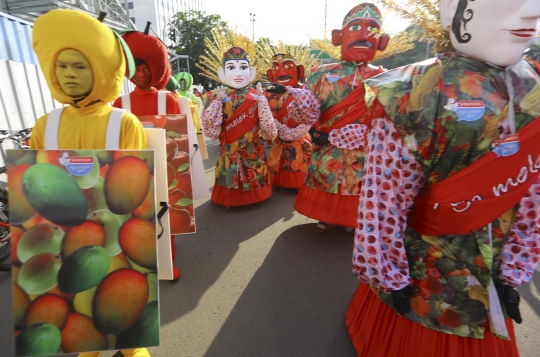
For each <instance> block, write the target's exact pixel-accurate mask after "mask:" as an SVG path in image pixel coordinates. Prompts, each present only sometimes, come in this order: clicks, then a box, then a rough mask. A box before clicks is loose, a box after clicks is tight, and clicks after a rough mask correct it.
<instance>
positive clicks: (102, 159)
mask: <svg viewBox="0 0 540 357" xmlns="http://www.w3.org/2000/svg"><path fill="white" fill-rule="evenodd" d="M95 154H96V156H97V158H98V160H99V165H100V166H102V167H103V166H105V165H107V164H112V163H113V161H114V151H108V150H99V151H95Z"/></svg>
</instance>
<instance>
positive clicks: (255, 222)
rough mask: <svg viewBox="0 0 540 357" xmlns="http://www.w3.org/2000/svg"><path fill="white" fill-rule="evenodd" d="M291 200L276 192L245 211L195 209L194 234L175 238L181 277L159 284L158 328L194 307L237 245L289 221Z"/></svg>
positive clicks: (287, 194) (212, 206) (285, 193)
mask: <svg viewBox="0 0 540 357" xmlns="http://www.w3.org/2000/svg"><path fill="white" fill-rule="evenodd" d="M295 197H296V194H295V193H294V192H288V191H286V190H279V189H276V190H274V193H273V195H272V197H271V198H269V199H268V200H266V201H264V202H261V203H257V204H255V205H252V206H248V207H237V208H230V209H225V208H224V207H221V206H218V205H216V204H214V203H212V202H211V201H208V202H206V203H204V204H202V205H201V206H199V207H197V208H196V210H195V211H196V213H195V214H196V219H197V233H195V234H190V235H182V236H177V237H176V249H177V258H176V264H175V265H176V266H177V267H178V269H179V270H180V272H181V274H182V277H181V279H180V280H179V281H177V282H169V281H162V282H160V296H161V324H162V325H163V324H167V323H169V322H171V321H174V320H176V319H178V318H179V317H181V316H182V315H184V314H186V313H187V312H189V311H191V310H193V309H194V308H195V307H196V306H197V304H198V301H199V299H200V298H201V296H202V295H203V294H204V293H205V292H206V290H207V289H208V288H209V287H210V286H212V284H214V282H215V281H216V280H217V278H218V277H219V276H220V275H221V274H222V272H223V270H224V269H225V268H226V267H227V266H228V265H229V263H230V261H231V259H232V258H233V257H234V255H235V254H236V253H237V252H238V247H239V244H241V243H242V242H244V241H246V240H249V239H251V238H252V237H254V236H256V235H257V234H259V233H260V232H261V231H263V230H265V229H266V228H268V227H270V226H271V225H273V224H274V223H276V222H278V221H280V220H283V219H290V217H292V215H293V212H294V208H293V205H292V203H293V201H294V198H295ZM275 201H278V202H282V204H279V205H276V204H275ZM276 234H277V233H276Z"/></svg>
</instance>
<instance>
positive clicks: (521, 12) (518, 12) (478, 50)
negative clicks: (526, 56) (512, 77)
mask: <svg viewBox="0 0 540 357" xmlns="http://www.w3.org/2000/svg"><path fill="white" fill-rule="evenodd" d="M440 11H441V25H442V26H443V27H444V28H445V29H446V30H447V31H449V32H450V38H451V40H452V45H453V46H454V47H455V48H456V50H458V51H459V52H461V53H463V54H466V55H468V56H471V57H475V58H477V59H480V60H482V61H485V62H489V63H492V64H495V65H497V66H501V67H507V66H511V65H513V64H515V63H516V62H518V61H519V60H520V59H521V56H522V55H523V52H524V51H525V50H526V49H527V48H528V47H529V46H530V45H531V44H532V42H533V41H534V38H535V36H536V34H537V33H538V29H539V23H540V21H539V18H540V0H440Z"/></svg>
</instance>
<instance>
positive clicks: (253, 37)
mask: <svg viewBox="0 0 540 357" xmlns="http://www.w3.org/2000/svg"><path fill="white" fill-rule="evenodd" d="M249 16H251V19H250V20H249V21H251V23H252V27H251V42H255V14H252V13H251V12H250V13H249Z"/></svg>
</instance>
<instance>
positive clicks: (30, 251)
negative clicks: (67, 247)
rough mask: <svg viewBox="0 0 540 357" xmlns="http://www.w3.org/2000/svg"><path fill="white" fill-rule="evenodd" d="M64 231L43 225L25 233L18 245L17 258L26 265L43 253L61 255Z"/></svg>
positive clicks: (49, 225) (56, 227) (46, 224)
mask: <svg viewBox="0 0 540 357" xmlns="http://www.w3.org/2000/svg"><path fill="white" fill-rule="evenodd" d="M63 238H64V231H63V230H62V229H61V228H60V227H58V226H54V225H52V224H49V223H41V224H38V225H36V226H33V227H31V228H30V229H28V230H27V231H26V232H24V233H23V235H22V236H21V239H20V240H19V244H17V256H18V257H19V260H20V261H21V262H22V263H24V262H26V261H27V260H28V259H30V258H32V257H33V256H34V255H37V254H41V253H51V254H58V253H60V246H61V245H62V239H63Z"/></svg>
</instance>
